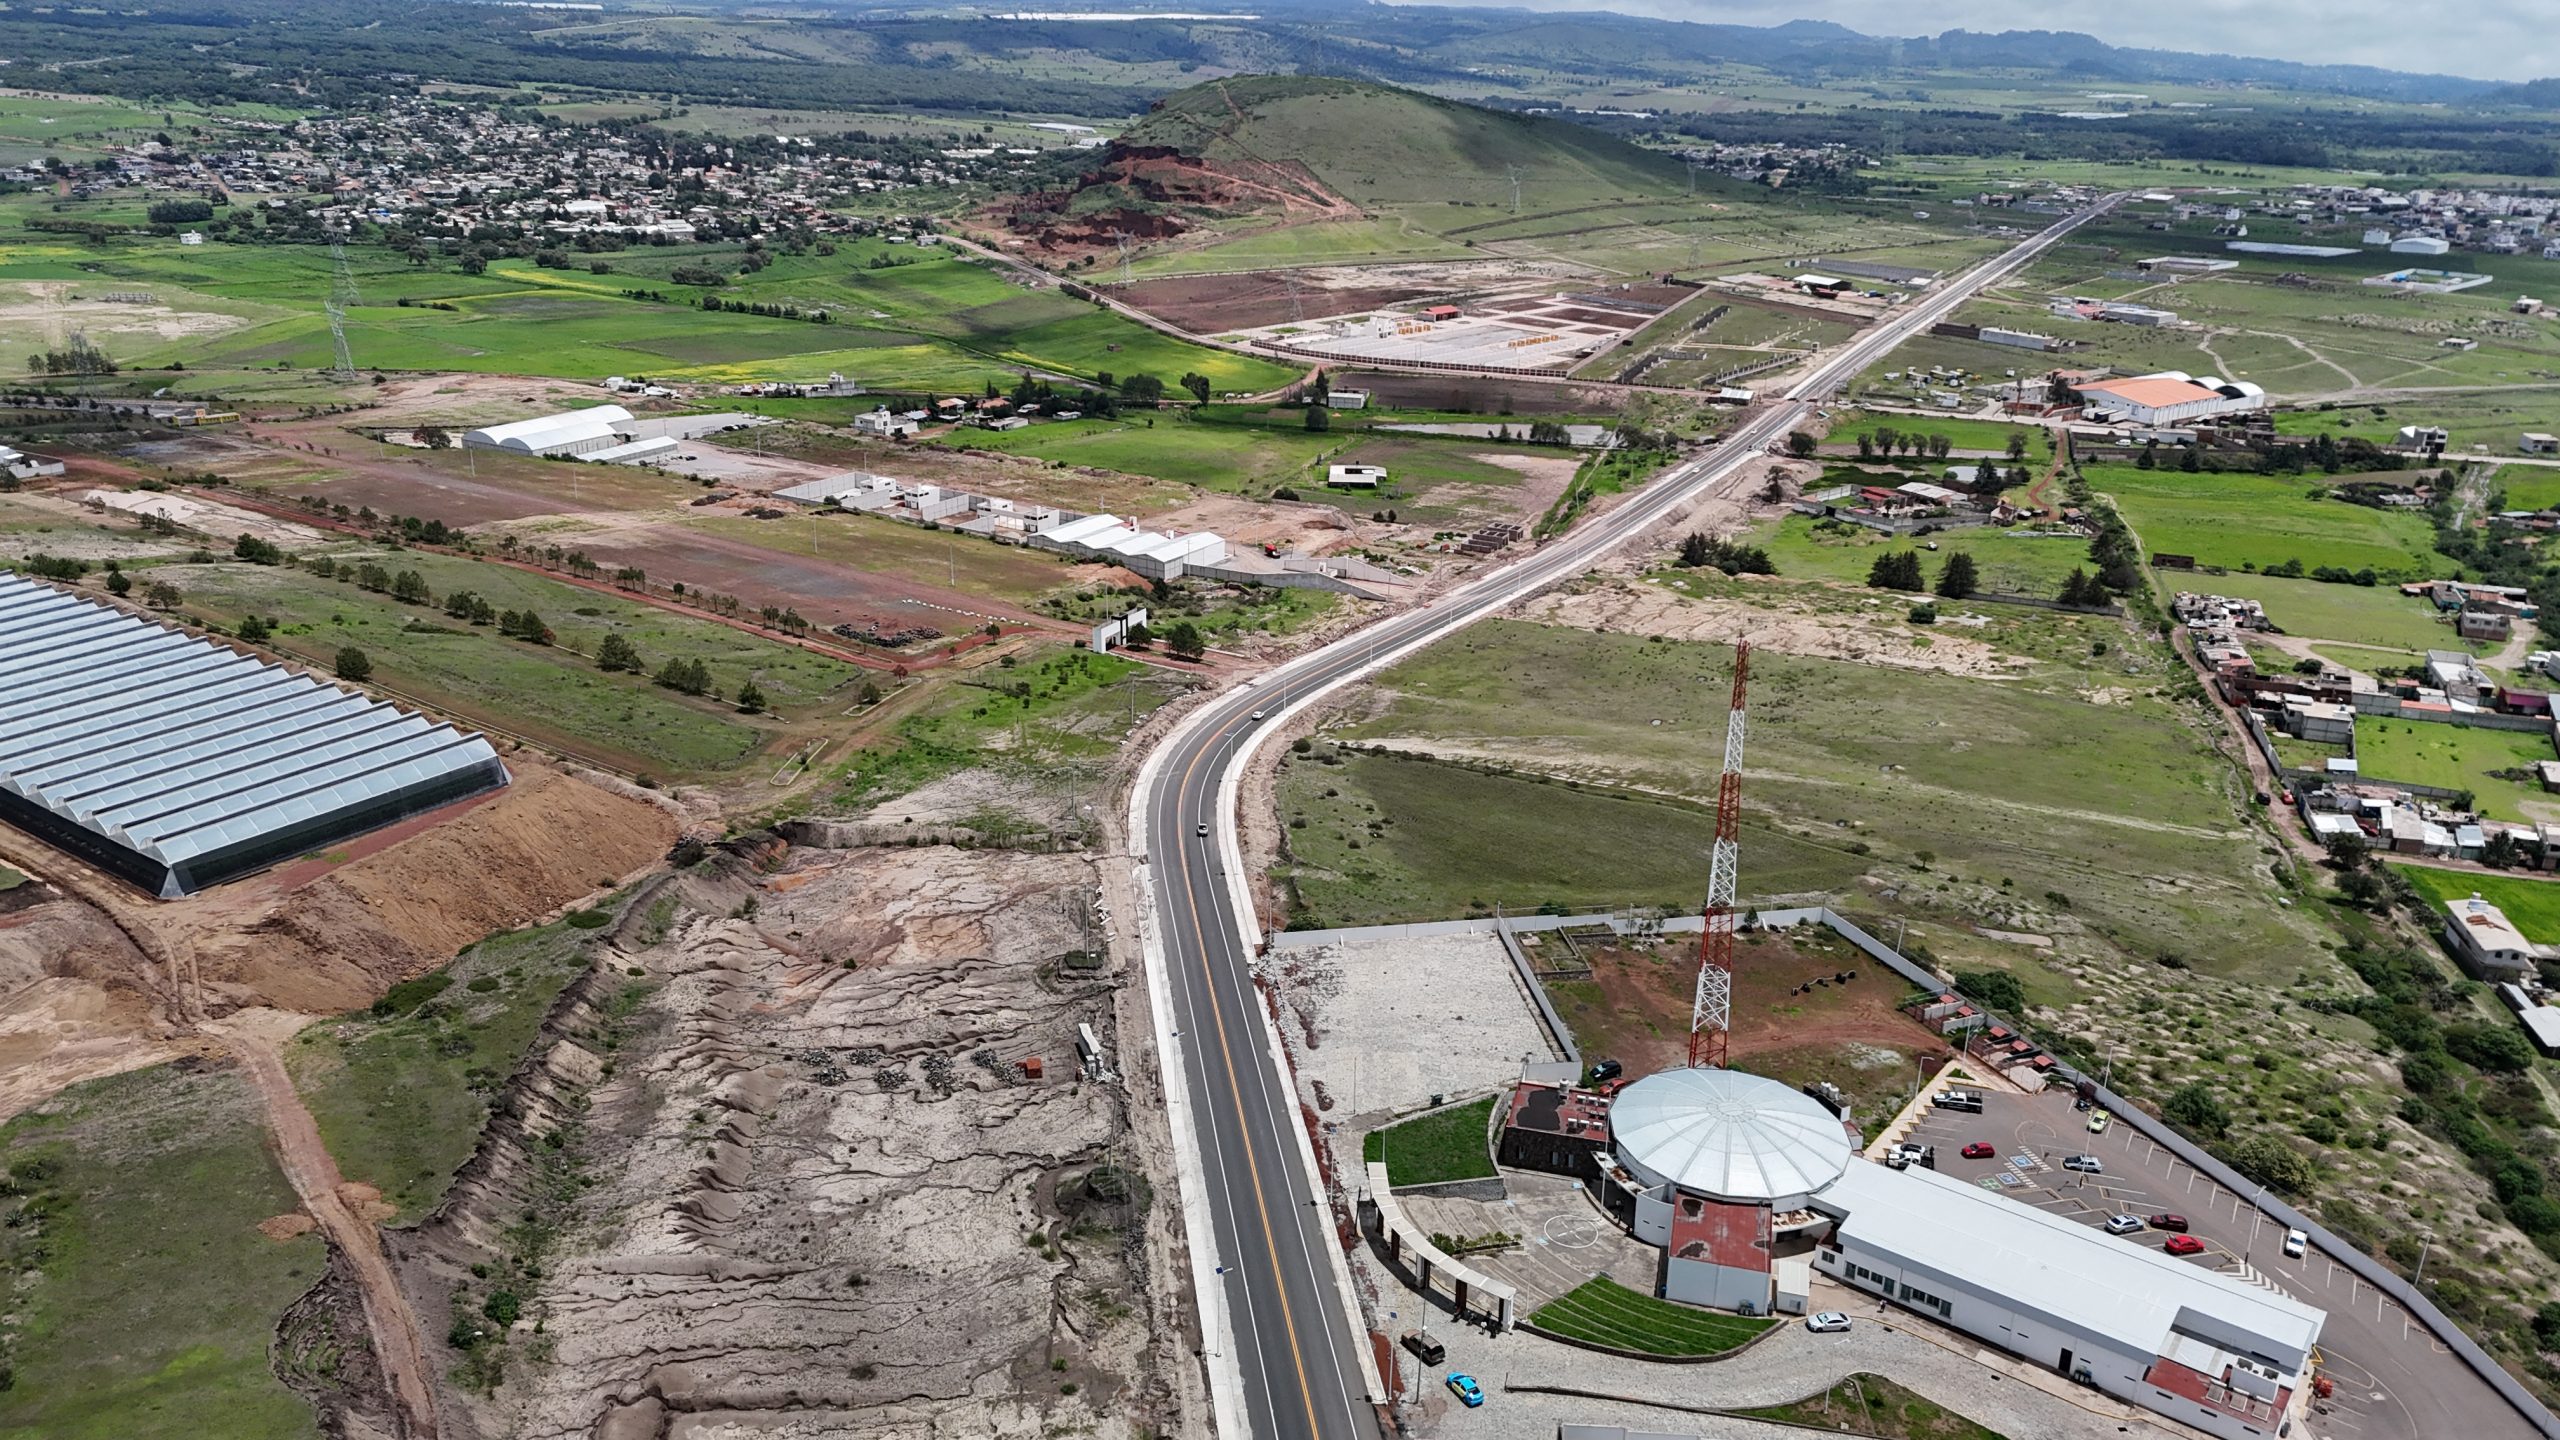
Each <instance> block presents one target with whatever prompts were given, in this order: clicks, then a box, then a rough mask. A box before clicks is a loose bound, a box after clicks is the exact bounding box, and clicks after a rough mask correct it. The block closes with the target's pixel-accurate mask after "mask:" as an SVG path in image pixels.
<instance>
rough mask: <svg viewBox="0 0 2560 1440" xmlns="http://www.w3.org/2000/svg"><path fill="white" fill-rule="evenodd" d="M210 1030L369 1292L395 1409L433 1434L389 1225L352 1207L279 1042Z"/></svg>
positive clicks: (414, 1435) (359, 1284)
mask: <svg viewBox="0 0 2560 1440" xmlns="http://www.w3.org/2000/svg"><path fill="white" fill-rule="evenodd" d="M205 1029H206V1030H207V1031H208V1032H209V1033H211V1034H213V1035H214V1036H216V1037H218V1038H219V1039H220V1040H221V1041H222V1043H223V1044H224V1046H225V1047H227V1048H228V1049H229V1050H230V1051H231V1053H232V1054H234V1055H236V1056H238V1057H239V1059H240V1064H241V1067H242V1068H243V1069H245V1070H246V1071H247V1072H248V1074H249V1080H250V1083H251V1084H253V1085H255V1086H256V1087H257V1090H258V1099H259V1101H260V1102H261V1103H262V1104H264V1105H265V1107H266V1112H267V1129H268V1133H270V1134H271V1135H273V1136H274V1137H275V1144H276V1158H277V1161H278V1163H279V1164H281V1165H282V1166H283V1167H284V1173H285V1178H286V1180H288V1181H290V1182H291V1183H292V1185H293V1189H294V1193H295V1194H297V1195H299V1196H301V1197H302V1203H303V1207H304V1208H305V1209H307V1210H309V1211H310V1212H311V1218H312V1219H314V1220H316V1221H318V1222H320V1230H321V1233H322V1234H324V1235H326V1236H327V1237H328V1240H329V1244H330V1246H331V1248H333V1249H335V1250H336V1251H337V1252H338V1253H339V1254H340V1255H343V1256H345V1257H346V1261H347V1269H348V1271H349V1272H350V1273H351V1274H353V1275H354V1276H355V1282H356V1288H357V1291H358V1292H359V1293H360V1294H361V1295H362V1296H363V1297H364V1319H365V1328H366V1329H367V1330H368V1331H370V1332H371V1333H372V1336H373V1351H374V1355H375V1357H376V1358H377V1359H378V1360H379V1361H380V1363H381V1365H382V1373H383V1374H384V1375H385V1376H387V1377H388V1378H389V1379H390V1382H391V1400H392V1406H393V1414H394V1416H395V1418H396V1419H397V1421H398V1422H399V1433H400V1435H401V1437H402V1440H434V1437H435V1435H436V1433H437V1428H436V1406H435V1390H434V1383H433V1381H432V1379H431V1378H430V1377H431V1372H430V1370H429V1368H428V1365H427V1351H426V1346H425V1345H424V1343H422V1342H421V1341H420V1340H419V1338H418V1317H417V1315H416V1314H415V1313H414V1312H412V1311H411V1310H410V1309H409V1301H408V1297H406V1296H404V1295H402V1294H401V1293H400V1282H399V1280H398V1278H397V1277H395V1276H394V1275H393V1274H392V1273H391V1264H390V1262H389V1261H388V1260H386V1259H385V1258H384V1257H383V1253H382V1232H381V1231H379V1230H377V1229H376V1228H375V1227H374V1224H373V1222H372V1221H370V1220H368V1219H365V1218H364V1217H363V1216H360V1215H358V1214H357V1213H356V1212H355V1211H354V1210H353V1209H352V1208H350V1207H349V1205H348V1203H347V1199H346V1197H345V1196H344V1195H342V1194H341V1193H340V1192H341V1190H342V1188H343V1187H344V1186H345V1183H346V1182H345V1180H344V1179H343V1178H342V1177H340V1175H339V1174H338V1162H337V1161H336V1160H334V1159H332V1158H330V1155H329V1147H328V1146H327V1145H325V1144H323V1143H321V1139H320V1127H319V1126H318V1125H316V1124H314V1123H313V1122H312V1119H311V1112H310V1111H309V1110H306V1109H304V1108H303V1105H302V1097H301V1096H300V1095H297V1094H295V1093H294V1089H293V1081H292V1080H291V1079H290V1078H289V1077H287V1076H286V1074H285V1072H284V1062H283V1060H282V1059H280V1058H279V1057H278V1056H277V1054H276V1049H275V1046H274V1044H273V1043H271V1042H270V1041H268V1040H267V1039H266V1038H265V1037H263V1036H260V1035H258V1034H255V1033H253V1032H251V1031H250V1030H249V1029H248V1028H247V1027H245V1026H241V1025H233V1024H221V1023H208V1024H207V1025H206V1026H205Z"/></svg>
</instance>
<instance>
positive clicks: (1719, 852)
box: [1689, 640, 1751, 1070]
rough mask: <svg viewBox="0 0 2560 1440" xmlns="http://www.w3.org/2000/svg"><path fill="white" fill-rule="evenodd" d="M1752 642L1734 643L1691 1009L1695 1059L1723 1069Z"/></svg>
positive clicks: (1728, 1024) (1730, 1001)
mask: <svg viewBox="0 0 2560 1440" xmlns="http://www.w3.org/2000/svg"><path fill="white" fill-rule="evenodd" d="M1750 681H1751V642H1750V641H1748V640H1744V641H1741V642H1739V643H1737V644H1736V645H1735V646H1734V647H1733V710H1732V713H1731V714H1730V715H1728V716H1727V717H1726V719H1725V722H1724V779H1723V781H1722V782H1721V783H1720V784H1719V785H1718V786H1717V787H1716V848H1715V860H1714V863H1713V865H1712V866H1711V867H1710V868H1709V869H1708V871H1707V928H1706V933H1705V934H1704V935H1702V936H1700V937H1699V940H1698V998H1697V999H1696V1000H1695V1001H1694V1002H1693V1003H1692V1004H1691V1005H1690V1007H1689V1063H1690V1064H1691V1065H1693V1066H1695V1065H1706V1066H1710V1067H1713V1068H1715V1069H1718V1070H1721V1069H1723V1068H1724V1063H1725V1050H1726V1045H1727V1043H1728V1041H1729V1040H1730V1038H1731V1033H1730V1032H1731V1031H1732V1029H1733V932H1734V926H1735V923H1736V920H1737V918H1738V917H1736V916H1735V914H1734V913H1733V872H1734V868H1735V866H1736V864H1737V863H1738V862H1739V861H1740V860H1741V858H1742V700H1743V694H1744V692H1745V691H1746V690H1747V689H1748V688H1749V686H1750Z"/></svg>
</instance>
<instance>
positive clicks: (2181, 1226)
mask: <svg viewBox="0 0 2560 1440" xmlns="http://www.w3.org/2000/svg"><path fill="white" fill-rule="evenodd" d="M2150 1224H2151V1228H2152V1229H2154V1230H2167V1231H2170V1232H2172V1233H2174V1234H2179V1235H2184V1234H2186V1233H2187V1217H2186V1216H2184V1215H2154V1216H2152V1217H2151V1221H2150Z"/></svg>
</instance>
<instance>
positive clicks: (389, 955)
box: [0, 756, 677, 1118]
mask: <svg viewBox="0 0 2560 1440" xmlns="http://www.w3.org/2000/svg"><path fill="white" fill-rule="evenodd" d="M509 764H510V767H511V768H512V769H513V770H514V772H515V775H516V783H515V784H514V785H512V786H510V787H509V788H508V789H507V790H506V791H504V792H502V793H501V794H499V795H497V796H495V797H493V798H491V799H489V800H487V801H484V802H480V803H477V804H473V805H468V806H457V807H452V809H451V810H449V811H447V812H442V813H443V815H444V818H443V819H441V820H440V821H439V822H438V823H431V824H426V825H424V826H420V827H414V828H410V829H408V830H407V832H406V833H404V834H402V835H400V836H399V837H398V838H396V839H395V840H393V841H392V843H389V844H386V845H384V846H382V847H381V848H379V849H372V848H370V847H362V849H361V852H360V849H359V847H350V848H349V849H348V850H346V851H344V852H337V853H342V854H344V855H345V856H346V858H345V859H344V860H343V862H342V863H335V864H332V863H329V862H328V861H326V860H323V861H321V862H318V863H314V864H306V865H298V866H288V867H284V868H282V869H279V870H273V871H269V872H266V873H265V874H262V875H257V876H252V877H250V878H248V879H246V880H241V881H238V882H235V883H233V884H230V885H225V886H221V887H218V888H216V889H213V890H210V891H207V892H205V893H203V894H201V895H193V896H189V897H187V898H185V899H181V900H173V901H161V900H154V899H151V898H149V897H146V896H144V895H143V894H142V893H141V892H140V891H138V890H135V889H134V888H132V887H131V886H129V885H127V884H125V883H124V882H122V881H119V880H115V879H113V878H111V877H108V876H106V875H103V874H101V873H99V872H97V871H95V870H92V869H90V868H89V867H87V866H85V865H82V864H80V863H78V862H77V861H73V860H71V859H69V858H68V857H66V856H64V855H62V854H61V853H60V852H58V851H55V850H53V849H51V848H49V847H46V846H43V845H40V844H38V843H37V842H35V841H34V840H31V839H29V838H28V837H26V836H25V835H23V834H21V833H20V832H18V831H16V830H11V829H6V828H0V861H5V863H7V864H9V865H10V866H12V867H14V868H16V869H18V870H20V871H23V872H25V873H26V874H28V875H30V876H32V877H35V880H36V881H37V882H40V883H35V884H31V885H22V886H19V887H16V888H15V889H12V890H9V891H5V892H0V900H5V901H6V905H7V908H6V909H5V910H0V1058H5V1059H6V1060H7V1061H8V1062H9V1063H7V1064H5V1065H0V1118H5V1117H6V1116H8V1115H13V1114H16V1113H17V1112H19V1111H20V1110H23V1109H25V1108H26V1107H27V1106H28V1105H30V1104H32V1103H34V1102H35V1101H37V1100H39V1099H42V1098H43V1097H44V1096H46V1095H50V1094H52V1093H53V1092H54V1091H56V1090H59V1089H61V1088H62V1087H63V1086H65V1085H69V1084H72V1083H74V1082H77V1081H80V1080H85V1079H91V1078H94V1077H96V1076H99V1075H109V1074H114V1073H116V1072H118V1071H122V1070H130V1069H134V1068H137V1067H139V1066H142V1065H148V1064H153V1063H155V1062H157V1061H160V1060H165V1059H168V1058H171V1057H172V1056H174V1055H177V1054H181V1053H188V1052H190V1051H193V1050H197V1049H200V1048H203V1042H202V1040H201V1039H200V1038H199V1037H198V1036H197V1033H196V1028H197V1025H198V1023H199V1022H200V1021H202V1020H204V1019H206V1018H211V1017H219V1016H223V1015H228V1014H232V1013H234V1012H237V1011H241V1010H245V1009H254V1008H265V1009H273V1010H277V1011H284V1012H290V1013H291V1014H292V1015H293V1016H297V1017H302V1018H306V1019H307V1018H309V1017H313V1016H318V1015H325V1014H333V1013H336V1012H338V1011H341V1010H349V1009H354V1008H356V1007H358V1006H361V1005H365V1004H367V1003H370V1002H371V1001H372V999H373V998H374V997H375V996H377V995H379V994H381V993H382V992H383V990H384V989H386V988H388V987H389V986H390V985H392V984H394V983H396V982H397V981H400V980H404V979H407V978H409V977H411V976H413V975H418V974H422V973H424V972H425V971H427V970H431V969H434V968H435V967H437V966H439V965H442V964H443V963H444V962H445V961H447V960H448V959H450V958H451V957H452V955H453V953H454V951H456V950H458V949H460V948H461V947H463V946H465V945H468V944H470V943H472V942H473V941H475V940H478V939H480V938H482V937H483V936H486V935H489V934H491V933H493V932H496V931H500V930H508V929H513V928H515V927H517V926H521V925H525V924H528V923H530V922H532V921H534V920H536V919H539V918H541V917H542V916H544V915H546V914H548V913H550V912H551V911H554V910H557V909H559V908H560V907H562V906H564V905H567V904H569V903H570V902H571V901H574V900H577V899H579V898H580V897H582V896H584V895H587V894H589V893H591V892H592V891H594V890H597V889H599V888H602V887H604V886H609V885H611V884H613V883H615V882H616V881H617V880H618V879H619V878H620V877H622V876H624V875H627V874H630V873H632V872H633V871H636V870H638V869H641V868H643V867H645V866H647V865H649V864H650V863H652V862H653V861H655V860H656V859H657V858H658V857H660V856H661V855H663V854H664V853H665V852H666V850H667V847H668V846H669V845H671V844H673V843H674V840H675V835H676V830H677V822H676V819H675V817H674V816H672V815H670V814H669V813H668V812H667V811H665V810H663V809H661V808H659V807H658V806H656V805H654V804H651V803H648V802H646V801H642V800H637V799H632V798H628V797H626V796H624V795H620V794H616V793H614V792H612V791H609V790H606V789H602V788H599V787H598V786H596V785H591V784H588V783H586V782H585V781H582V780H578V779H575V778H572V777H571V776H569V775H566V774H563V773H561V772H559V771H556V770H552V769H549V768H547V767H543V766H540V765H536V764H532V763H529V762H527V761H526V760H524V759H523V758H522V757H521V756H517V757H511V758H510V760H509ZM21 892H24V893H25V894H26V896H27V898H26V899H25V900H23V901H20V900H17V899H16V898H15V897H16V896H18V895H19V894H20V893H21ZM288 1028H290V1027H288Z"/></svg>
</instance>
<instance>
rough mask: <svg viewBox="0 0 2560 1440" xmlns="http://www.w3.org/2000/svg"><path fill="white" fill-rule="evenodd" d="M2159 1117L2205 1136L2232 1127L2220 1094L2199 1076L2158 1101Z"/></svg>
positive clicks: (2190, 1131)
mask: <svg viewBox="0 0 2560 1440" xmlns="http://www.w3.org/2000/svg"><path fill="white" fill-rule="evenodd" d="M2160 1115H2161V1118H2162V1119H2165V1120H2167V1121H2168V1122H2169V1123H2170V1124H2172V1125H2175V1126H2177V1127H2178V1128H2179V1129H2181V1130H2184V1131H2186V1132H2187V1133H2189V1134H2191V1135H2202V1136H2204V1137H2206V1138H2208V1139H2212V1138H2215V1137H2218V1136H2220V1135H2221V1134H2222V1133H2223V1132H2224V1131H2226V1130H2229V1129H2230V1128H2231V1112H2230V1111H2229V1110H2227V1109H2224V1108H2223V1104H2222V1097H2221V1096H2219V1095H2216V1094H2215V1093H2214V1090H2213V1087H2212V1086H2211V1085H2209V1084H2206V1083H2205V1082H2204V1081H2202V1080H2191V1081H2189V1082H2187V1083H2186V1084H2184V1085H2181V1086H2179V1087H2178V1088H2177V1089H2176V1090H2173V1091H2171V1092H2170V1093H2169V1098H2168V1099H2167V1100H2165V1101H2163V1102H2161V1105H2160Z"/></svg>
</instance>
